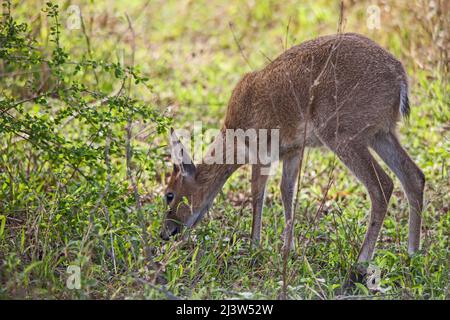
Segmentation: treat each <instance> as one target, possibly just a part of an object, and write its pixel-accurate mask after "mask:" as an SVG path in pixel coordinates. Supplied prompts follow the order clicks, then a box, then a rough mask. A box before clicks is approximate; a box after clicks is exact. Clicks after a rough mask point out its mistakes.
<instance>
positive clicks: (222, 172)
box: [196, 131, 241, 208]
mask: <svg viewBox="0 0 450 320" xmlns="http://www.w3.org/2000/svg"><path fill="white" fill-rule="evenodd" d="M225 146H226V141H225V135H224V133H223V131H222V132H221V133H220V134H219V135H218V136H217V137H216V139H215V140H214V142H213V143H212V144H211V146H210V148H209V150H208V151H207V155H206V156H205V157H204V158H203V160H202V163H201V164H198V165H197V175H196V181H197V183H199V185H200V189H201V194H203V197H202V198H203V199H202V200H203V201H202V207H207V208H209V207H210V206H211V204H212V202H213V201H214V198H215V197H216V195H217V194H218V193H219V191H220V190H221V189H222V187H223V185H224V184H225V182H226V181H227V180H228V178H229V177H230V176H231V175H232V174H233V172H235V171H236V170H237V169H238V168H239V167H240V166H241V164H227V163H226V159H225V157H226V147H225ZM219 150H222V152H219ZM212 157H213V158H214V161H212V160H211V159H212Z"/></svg>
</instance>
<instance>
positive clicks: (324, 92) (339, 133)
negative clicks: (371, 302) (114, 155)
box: [162, 33, 425, 261]
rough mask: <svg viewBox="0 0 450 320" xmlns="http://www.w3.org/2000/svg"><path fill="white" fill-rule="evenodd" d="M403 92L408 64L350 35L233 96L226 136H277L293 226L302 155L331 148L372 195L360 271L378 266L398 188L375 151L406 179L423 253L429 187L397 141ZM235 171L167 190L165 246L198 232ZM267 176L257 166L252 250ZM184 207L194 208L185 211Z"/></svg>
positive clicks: (204, 172) (296, 52)
mask: <svg viewBox="0 0 450 320" xmlns="http://www.w3.org/2000/svg"><path fill="white" fill-rule="evenodd" d="M402 89H405V90H403V91H402ZM406 92H407V76H406V73H405V71H404V69H403V67H402V64H401V63H400V62H399V61H398V60H397V59H395V58H394V57H393V56H392V55H391V54H390V53H388V52H387V51H386V50H384V49H383V48H381V47H380V46H379V45H377V44H376V43H374V42H373V41H371V40H370V39H368V38H366V37H364V36H361V35H358V34H352V33H348V34H340V35H329V36H324V37H320V38H317V39H314V40H310V41H307V42H304V43H302V44H300V45H298V46H295V47H292V48H291V49H289V50H287V51H286V52H284V53H283V54H282V55H280V56H279V57H278V58H277V59H275V60H274V61H273V62H271V63H270V64H269V65H267V66H266V67H265V68H263V69H262V70H260V71H255V72H251V73H249V74H246V75H245V76H244V77H243V78H242V79H241V81H240V82H239V83H238V84H237V86H236V88H235V89H234V90H233V93H232V95H231V98H230V101H229V104H228V111H227V115H226V118H225V122H224V126H223V129H243V130H247V129H249V128H254V129H260V128H261V129H271V128H278V129H280V159H281V160H283V161H284V164H283V177H282V184H281V191H282V199H283V204H284V207H285V217H286V220H289V219H291V217H292V199H293V194H294V188H295V181H296V176H297V175H298V165H299V163H300V161H301V150H302V148H303V147H304V146H308V147H315V146H320V145H325V146H326V147H327V148H328V149H330V150H331V151H333V152H334V153H336V155H337V156H338V157H339V158H340V159H341V161H342V162H343V163H344V164H345V165H346V166H347V167H348V168H349V169H350V170H351V171H352V172H353V173H354V175H355V176H356V177H357V178H358V179H359V180H360V181H361V182H362V183H363V184H364V185H365V187H366V189H367V191H368V193H369V195H370V199H371V202H372V209H371V217H370V222H369V225H368V231H367V234H366V238H365V240H364V244H363V246H362V248H361V252H360V256H359V259H358V260H359V261H367V260H370V259H371V257H372V254H373V250H374V247H375V242H376V239H377V237H378V234H379V231H380V228H381V225H382V222H383V218H384V216H385V214H386V210H387V206H388V202H389V198H390V196H391V193H392V188H393V183H392V180H391V179H390V178H389V176H388V175H387V174H386V173H385V172H384V171H383V170H382V168H381V167H380V166H379V164H378V163H377V162H376V160H375V159H374V158H373V156H372V155H371V153H370V152H369V150H368V148H369V147H370V148H373V149H374V151H375V152H377V153H378V154H379V155H380V157H381V158H382V159H383V160H384V161H385V162H386V163H387V164H388V166H389V167H390V168H391V169H392V170H393V171H394V172H395V173H396V175H397V176H398V177H399V178H400V180H401V182H402V185H403V188H404V190H405V192H406V193H407V195H408V199H409V201H410V205H411V218H410V242H409V251H410V252H411V253H412V252H415V251H416V250H418V249H419V243H420V221H421V219H420V213H421V210H422V201H423V199H422V198H423V188H424V182H425V180H424V176H423V174H422V172H421V171H420V169H419V168H418V167H417V166H416V165H415V164H414V163H413V162H412V160H411V159H410V158H409V156H408V155H407V153H406V152H405V151H404V150H403V148H402V147H401V146H400V144H399V142H398V140H397V138H396V136H395V127H396V123H397V122H398V120H399V119H400V114H401V113H400V110H401V106H400V104H401V103H402V101H407V95H406ZM402 95H403V96H402ZM404 95H406V96H404ZM402 98H403V100H402ZM403 107H407V106H403ZM222 132H223V131H222ZM305 134H306V135H305ZM238 167H239V165H226V164H223V165H219V164H214V165H207V164H200V165H198V166H197V167H196V169H195V172H194V174H190V175H183V174H182V173H181V172H182V170H178V171H177V170H175V171H174V173H173V175H172V178H171V181H170V183H169V186H168V188H167V191H168V192H173V193H174V194H175V199H174V200H173V201H172V202H171V203H170V207H171V209H170V211H169V213H168V215H167V216H166V220H165V221H166V222H165V225H164V228H163V232H162V236H163V237H164V238H167V237H168V236H170V235H171V234H173V233H175V232H173V225H174V222H171V221H175V224H178V225H182V224H186V223H187V224H188V225H189V226H191V225H194V224H195V223H197V222H198V221H199V220H200V219H201V217H202V216H203V214H204V213H205V212H206V211H207V210H208V208H209V207H210V206H211V204H212V202H213V200H214V197H215V196H216V194H217V193H218V192H219V191H220V189H221V188H222V186H223V184H224V183H225V181H226V180H227V179H228V177H229V176H230V175H231V174H232V173H233V172H234V171H235V170H236V169H237V168H238ZM181 169H182V168H181ZM260 169H261V165H259V164H256V165H253V174H252V198H253V214H254V221H253V227H252V238H253V240H254V242H255V243H258V242H259V238H260V230H261V212H262V205H263V201H264V193H265V186H266V183H267V176H261V175H260ZM183 197H186V198H187V200H188V202H189V205H185V204H181V205H180V203H181V202H180V199H181V198H183ZM194 215H195V217H194V218H192V217H193V216H194ZM189 219H191V220H192V219H193V220H192V221H189ZM180 229H181V228H178V229H177V230H176V231H177V232H178V231H179V230H180Z"/></svg>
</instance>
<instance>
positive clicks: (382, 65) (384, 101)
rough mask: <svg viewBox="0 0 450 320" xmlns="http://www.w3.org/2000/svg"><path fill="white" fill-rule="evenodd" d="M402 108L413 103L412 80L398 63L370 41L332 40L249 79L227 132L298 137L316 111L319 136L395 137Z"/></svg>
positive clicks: (232, 107) (238, 93) (234, 103)
mask: <svg viewBox="0 0 450 320" xmlns="http://www.w3.org/2000/svg"><path fill="white" fill-rule="evenodd" d="M401 95H406V102H405V100H403V101H402V100H401V98H400V97H401ZM401 103H407V77H406V73H405V71H404V69H403V67H402V65H401V63H400V62H399V61H398V60H397V59H395V58H394V57H393V56H392V55H391V54H390V53H389V52H388V51H386V50H385V49H383V48H382V47H381V46H379V45H378V44H376V43H375V42H373V41H372V40H370V39H368V38H367V37H364V36H361V35H358V34H354V33H346V34H340V35H328V36H323V37H319V38H316V39H313V40H309V41H306V42H303V43H302V44H300V45H297V46H294V47H292V48H290V49H289V50H287V51H286V52H284V53H283V54H281V55H280V56H279V57H278V58H276V59H275V60H274V61H272V62H271V63H270V64H268V65H267V66H266V67H265V68H263V69H262V70H260V71H255V72H252V73H249V74H247V75H245V76H244V78H243V79H242V80H241V81H240V83H239V84H238V85H237V87H236V88H235V90H234V91H233V94H232V97H231V99H230V103H229V107H228V113H227V117H226V120H225V126H226V127H228V128H242V129H246V128H280V129H281V131H282V132H281V134H282V135H283V133H286V135H295V134H296V133H299V130H300V129H301V127H302V123H303V122H304V119H305V117H306V110H307V109H309V108H310V111H311V122H312V124H313V127H314V130H316V131H323V134H325V135H326V134H328V133H327V132H328V131H329V132H336V130H338V131H340V132H341V133H342V134H348V135H351V134H355V133H357V132H358V131H359V130H366V131H371V130H372V131H373V132H376V131H379V130H385V131H389V130H393V128H394V127H395V123H396V121H397V120H398V119H399V115H400V112H399V110H400V109H401V107H400V104H401ZM406 107H407V106H406ZM403 109H404V111H405V112H407V111H408V108H405V106H403Z"/></svg>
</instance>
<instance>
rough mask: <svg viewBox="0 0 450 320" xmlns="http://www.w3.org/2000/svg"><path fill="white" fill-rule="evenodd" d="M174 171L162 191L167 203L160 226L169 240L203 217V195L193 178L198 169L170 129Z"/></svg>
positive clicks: (165, 238)
mask: <svg viewBox="0 0 450 320" xmlns="http://www.w3.org/2000/svg"><path fill="white" fill-rule="evenodd" d="M170 142H171V153H172V161H173V162H174V163H173V170H172V173H171V175H170V178H169V183H168V185H167V188H166V192H165V201H166V203H167V205H168V207H169V208H168V211H167V212H166V214H165V216H164V219H163V222H162V226H161V233H160V235H161V238H162V239H164V240H168V239H169V238H170V237H171V236H174V235H176V234H178V233H180V232H181V231H182V230H183V228H184V227H192V226H194V225H195V224H196V223H197V222H198V221H199V220H200V219H201V218H202V216H203V214H204V211H205V209H202V208H201V205H202V202H203V199H202V198H203V197H202V192H201V190H200V184H199V183H198V182H197V181H196V173H197V168H196V167H195V165H194V163H193V162H192V159H191V157H190V156H189V155H188V154H187V151H186V148H185V147H184V146H183V145H182V143H181V142H180V140H179V139H178V138H177V136H176V135H175V133H174V132H173V130H172V132H171V137H170Z"/></svg>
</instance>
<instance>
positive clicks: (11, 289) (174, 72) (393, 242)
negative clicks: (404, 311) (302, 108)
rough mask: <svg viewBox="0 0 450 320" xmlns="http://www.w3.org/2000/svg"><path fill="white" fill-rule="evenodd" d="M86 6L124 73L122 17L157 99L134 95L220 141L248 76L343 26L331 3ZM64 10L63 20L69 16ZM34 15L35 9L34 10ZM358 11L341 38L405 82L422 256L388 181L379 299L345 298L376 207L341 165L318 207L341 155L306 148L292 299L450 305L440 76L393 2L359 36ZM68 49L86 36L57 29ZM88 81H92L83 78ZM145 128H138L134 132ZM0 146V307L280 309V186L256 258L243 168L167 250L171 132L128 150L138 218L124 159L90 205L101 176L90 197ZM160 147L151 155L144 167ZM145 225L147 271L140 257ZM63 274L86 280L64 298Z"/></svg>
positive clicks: (445, 83) (20, 151)
mask: <svg viewBox="0 0 450 320" xmlns="http://www.w3.org/2000/svg"><path fill="white" fill-rule="evenodd" d="M80 3H82V4H81V9H82V11H83V14H84V15H85V16H86V17H88V16H89V15H92V16H94V17H95V19H93V20H92V21H90V20H89V19H86V23H87V26H88V28H87V29H88V34H89V35H90V41H91V43H92V48H93V55H94V57H95V58H98V59H110V60H112V61H117V59H118V58H117V57H118V56H120V55H121V52H122V51H123V52H125V58H124V60H125V63H129V62H130V59H131V58H130V52H131V51H130V42H131V40H130V36H129V31H127V28H128V26H127V20H126V18H125V13H128V15H129V16H130V19H131V21H132V22H133V28H134V30H135V33H136V39H135V41H136V52H135V62H136V64H138V65H139V66H140V69H141V70H142V72H143V73H144V74H145V75H147V76H148V77H149V79H150V80H149V83H150V85H151V90H147V91H146V90H142V91H138V92H134V95H136V96H138V97H139V98H140V99H141V100H142V101H144V102H145V103H148V105H149V106H152V107H154V108H156V109H157V110H159V111H161V112H168V111H167V106H169V105H171V106H172V111H171V112H169V115H170V116H173V119H174V120H173V122H174V123H175V126H176V127H183V128H191V127H192V125H193V122H194V121H199V120H200V121H202V122H203V124H204V126H206V127H207V128H219V127H220V124H221V121H222V119H223V116H224V114H225V111H226V104H227V100H228V98H229V96H230V94H231V91H232V89H233V87H234V85H235V84H236V83H237V81H238V79H239V78H240V77H241V76H242V75H243V74H244V73H245V72H248V71H250V70H251V69H259V68H262V67H263V66H264V65H265V64H267V63H268V59H267V57H268V58H269V59H273V58H275V57H276V56H277V55H279V54H280V53H282V52H283V50H284V49H285V46H286V44H287V47H290V46H292V45H294V44H297V43H300V42H301V41H303V40H306V39H309V38H312V37H315V36H319V35H323V34H329V33H333V32H335V30H336V27H337V22H338V16H339V15H338V12H339V10H338V3H337V2H332V1H307V2H306V3H304V4H303V2H302V4H299V3H298V1H286V2H283V4H282V3H281V2H278V1H268V0H265V1H254V2H252V4H246V2H244V1H237V0H231V1H226V2H221V1H190V2H189V1H183V2H180V1H169V2H167V1H150V2H149V4H148V5H147V6H145V1H131V2H130V4H127V5H125V4H124V3H122V2H119V1H116V2H114V4H112V2H106V1H95V2H90V1H81V2H80ZM60 4H61V6H62V8H63V9H65V7H64V5H67V4H65V3H64V2H60ZM30 5H33V6H35V7H36V8H39V5H38V4H37V3H34V2H33V1H31V2H30ZM365 9H366V8H365V6H364V5H353V6H350V7H349V8H348V9H347V11H346V13H345V16H346V17H347V21H346V25H345V31H357V32H360V33H364V34H367V35H368V36H370V37H371V38H373V39H374V40H375V41H378V42H380V43H381V44H382V45H383V46H385V47H387V48H389V49H390V50H391V51H392V52H393V54H394V55H396V56H397V57H399V58H400V59H401V60H402V61H403V62H404V64H405V66H406V67H407V70H408V72H409V75H410V76H411V87H412V88H411V102H412V103H411V104H412V113H411V117H410V119H409V121H408V122H405V123H403V124H401V127H400V137H401V141H402V144H403V145H404V146H405V148H406V149H407V150H408V152H409V153H410V155H411V157H412V158H413V159H414V160H415V161H416V163H417V164H418V165H419V167H420V168H422V170H423V171H424V173H425V176H426V178H427V185H426V196H425V201H426V203H425V210H424V212H423V233H422V234H423V249H422V251H421V252H420V253H418V254H417V255H415V256H413V257H409V256H408V254H407V252H406V249H407V232H408V229H407V220H408V204H407V201H406V198H405V196H404V195H403V193H402V191H401V188H400V185H399V183H398V180H396V179H395V177H394V176H393V175H392V177H393V178H394V180H395V181H396V188H395V191H394V196H393V197H392V200H391V203H390V206H389V212H388V215H387V217H386V219H385V222H384V226H383V229H382V232H381V235H380V239H379V241H378V243H377V251H376V254H375V257H374V260H373V262H372V264H373V265H375V266H377V267H378V268H379V269H380V270H381V272H382V275H381V287H382V288H383V289H384V292H383V293H381V292H378V293H374V292H370V291H369V290H368V289H367V288H366V287H365V285H358V286H356V287H355V288H353V289H350V290H347V291H345V292H342V285H343V284H344V282H345V280H346V278H347V276H348V272H349V270H350V268H351V267H352V265H353V264H354V262H355V260H356V258H357V254H358V250H359V246H360V244H361V243H362V239H363V237H364V233H365V230H366V221H367V214H368V211H369V206H370V203H369V199H368V197H367V195H366V193H365V191H364V189H363V187H362V186H360V185H359V184H358V183H357V182H356V179H355V178H353V176H352V175H351V174H350V173H349V172H348V170H347V169H345V168H344V167H343V166H342V165H341V164H340V163H338V165H337V167H336V169H335V170H334V171H333V173H332V175H331V176H332V181H333V183H332V186H331V188H330V190H329V192H328V194H327V197H326V201H325V204H324V207H323V208H322V210H318V209H319V207H320V203H321V201H322V198H323V193H324V190H325V189H326V186H327V183H328V181H329V175H328V173H329V167H330V165H331V164H332V162H333V161H334V157H333V155H332V154H331V153H329V152H327V151H326V150H325V149H315V150H308V151H307V158H306V161H305V164H304V168H303V171H302V175H303V178H302V179H303V181H304V187H303V188H302V189H301V191H300V197H299V209H298V211H297V212H296V218H295V221H296V224H295V230H296V231H295V236H296V244H297V245H296V249H295V252H293V253H292V254H291V255H290V256H289V259H288V281H287V283H288V298H290V299H333V298H351V297H359V298H369V299H370V298H375V299H445V298H447V299H448V298H449V292H448V284H449V278H448V276H449V230H450V229H449V227H450V212H449V204H450V189H449V172H448V168H449V165H450V157H449V152H450V136H449V130H450V127H449V123H450V97H449V92H450V86H449V83H450V81H449V79H448V76H447V78H446V76H444V75H443V74H442V72H441V71H440V70H439V69H438V67H437V66H436V65H435V64H430V65H428V64H426V66H427V67H424V68H420V67H419V66H418V63H417V59H420V57H419V58H418V57H417V55H413V54H412V53H411V47H412V45H411V44H412V43H413V44H415V45H416V46H417V47H418V48H419V49H421V48H422V49H423V48H424V47H426V44H424V43H421V42H420V41H422V40H416V41H418V42H417V43H416V42H413V40H411V39H414V38H418V35H420V30H419V29H418V27H416V26H415V25H413V24H411V23H410V21H411V19H412V16H411V15H407V13H405V11H404V10H401V5H399V6H398V7H397V6H394V7H393V8H392V10H391V12H390V15H391V17H390V18H389V17H384V19H383V20H382V25H381V27H382V28H381V30H379V31H376V30H375V31H370V30H368V29H367V26H366V24H365V19H366V16H365V12H366V11H365ZM16 14H17V18H18V19H20V20H22V21H26V22H30V21H34V22H33V23H32V24H31V27H32V29H33V30H38V31H39V32H37V34H39V39H41V41H42V43H41V44H44V43H45V41H44V39H46V32H47V31H45V30H46V28H47V25H46V23H47V22H46V20H45V18H42V17H41V19H42V20H41V22H40V24H39V25H38V24H37V22H36V20H32V17H31V16H30V14H29V13H28V12H26V11H25V9H24V8H20V7H19V8H17V13H16ZM114 15H116V18H115V17H114ZM105 17H108V18H105ZM392 17H393V18H392ZM289 21H290V22H289ZM229 22H232V26H231V27H230V26H229ZM288 25H289V28H288ZM287 30H288V32H287ZM233 33H234V34H233ZM61 37H62V45H63V46H64V47H65V48H66V49H67V50H68V51H69V52H70V53H71V55H73V56H80V55H82V54H84V53H85V52H86V47H85V43H84V35H83V33H82V32H81V30H67V29H63V30H62V34H61ZM120 37H122V38H120ZM235 38H236V39H237V40H238V42H239V45H240V46H241V48H242V52H240V50H239V49H238V47H237V44H236V41H235ZM117 39H120V40H118V41H117ZM405 39H406V40H405ZM420 39H422V38H420ZM423 41H425V40H423ZM419 49H418V50H419ZM243 55H245V57H246V59H247V60H248V62H249V64H250V66H249V65H248V64H247V63H246V62H245V60H244V58H243ZM424 60H426V59H424ZM422 62H424V61H422ZM428 66H429V67H428ZM86 81H87V82H89V81H90V83H92V78H89V77H88V78H87V79H86ZM100 82H101V83H104V85H103V86H104V87H103V89H104V90H106V91H112V90H113V88H114V87H115V86H114V84H113V83H112V82H111V81H108V79H103V78H102V79H101V81H100ZM29 107H30V108H32V107H33V106H31V105H30V106H29ZM143 129H147V130H149V128H148V127H146V126H145V125H144V124H143V123H138V124H137V125H136V126H135V133H138V132H140V131H141V130H143ZM151 129H152V128H150V130H151ZM67 130H68V132H69V133H71V134H74V133H76V134H79V135H80V137H84V136H86V135H89V133H87V132H83V131H82V130H83V126H82V124H80V123H76V122H74V123H72V124H71V125H70V126H69V128H68V129H67ZM116 130H123V128H116ZM80 139H83V138H80ZM0 141H1V145H0V147H1V154H0V156H1V161H2V163H1V165H0V298H3V299H14V298H46V299H47V298H48V299H61V298H63V299H64V298H76V299H96V298H102V299H128V298H138V299H157V298H163V299H165V298H168V294H172V295H175V296H177V297H180V298H192V299H226V298H257V299H259V298H269V299H272V298H273V299H275V298H277V297H278V296H279V294H280V292H281V288H282V266H283V259H282V255H281V245H282V241H281V232H282V230H283V226H284V218H283V210H282V206H281V197H280V193H279V189H278V185H279V182H280V181H279V180H280V175H279V174H278V175H276V176H275V177H273V178H272V180H271V181H270V184H269V187H268V196H267V200H266V206H265V208H264V212H263V231H262V239H261V246H260V248H258V249H255V248H252V247H251V246H250V239H249V235H250V230H251V206H250V204H249V202H248V200H250V192H249V190H250V184H249V178H250V171H249V168H247V167H245V168H243V169H241V170H239V171H238V172H236V173H235V174H234V175H233V177H232V178H231V179H230V180H229V181H228V182H227V184H226V186H225V188H224V189H223V191H222V192H221V193H220V194H219V196H218V197H217V199H216V201H215V205H214V207H213V208H212V209H211V210H210V212H209V214H208V216H207V217H206V218H205V219H204V221H202V223H201V224H200V226H199V227H198V228H197V229H195V230H194V231H193V232H192V234H191V237H190V239H189V240H187V241H186V242H173V241H172V242H162V241H161V240H160V239H159V236H158V234H159V226H160V222H161V219H162V215H163V213H164V211H165V205H164V201H163V198H162V196H163V190H164V180H165V178H166V176H165V173H168V172H169V170H170V166H169V164H168V163H165V162H164V161H163V159H164V158H163V157H161V155H163V154H165V153H168V150H167V147H166V144H167V140H166V136H165V135H157V136H156V137H155V138H153V137H152V140H151V141H150V140H146V139H145V138H142V137H138V138H137V139H136V141H134V142H133V146H134V148H135V157H136V158H135V160H134V161H135V166H134V169H136V170H140V169H142V175H140V176H139V180H138V188H139V192H140V194H141V197H142V201H143V214H144V217H143V218H144V221H142V218H141V216H140V213H139V212H138V210H137V209H136V204H135V199H134V197H133V192H132V188H131V184H130V183H129V181H128V180H127V177H126V167H125V150H124V151H123V158H114V159H112V178H111V185H110V190H111V192H110V194H109V195H108V197H106V198H105V199H104V200H102V202H101V204H102V205H101V206H97V205H96V204H97V203H98V199H99V196H100V194H101V193H102V190H103V187H104V184H105V181H104V178H100V176H101V177H104V172H103V173H102V174H101V175H100V174H99V182H100V183H99V185H98V186H92V185H91V184H89V183H86V182H85V181H84V180H83V178H82V177H81V176H78V175H71V174H70V173H71V170H70V168H66V167H63V168H53V167H52V166H51V165H50V164H49V163H48V162H46V161H45V160H42V159H40V153H39V152H36V151H35V150H33V149H32V147H30V146H29V145H27V144H26V143H25V142H20V141H19V142H14V143H13V139H12V137H10V136H8V137H5V136H2V137H0ZM153 147H158V148H159V149H155V150H153V151H152V152H150V153H149V154H147V152H148V151H149V148H153ZM156 150H157V151H156ZM28 154H33V156H28ZM84 169H86V170H89V168H84ZM87 172H89V171H87ZM89 173H90V174H91V175H94V176H95V175H96V172H89ZM101 179H102V180H101ZM105 208H107V210H106V209H105ZM108 217H109V218H108ZM143 222H144V223H145V227H146V230H147V233H148V238H149V239H148V242H149V243H148V244H147V245H148V246H149V247H150V249H151V253H152V256H153V259H154V262H155V264H156V266H157V269H158V270H156V271H155V269H154V266H153V265H151V264H150V263H149V262H148V261H147V260H146V259H145V258H144V255H143V246H142V229H141V223H143ZM112 248H114V257H115V259H113V257H112V255H111V252H112ZM70 265H78V266H80V267H81V275H82V281H81V289H78V290H70V289H68V288H67V286H66V280H67V278H68V276H69V274H68V273H67V272H66V270H67V267H68V266H70Z"/></svg>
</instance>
